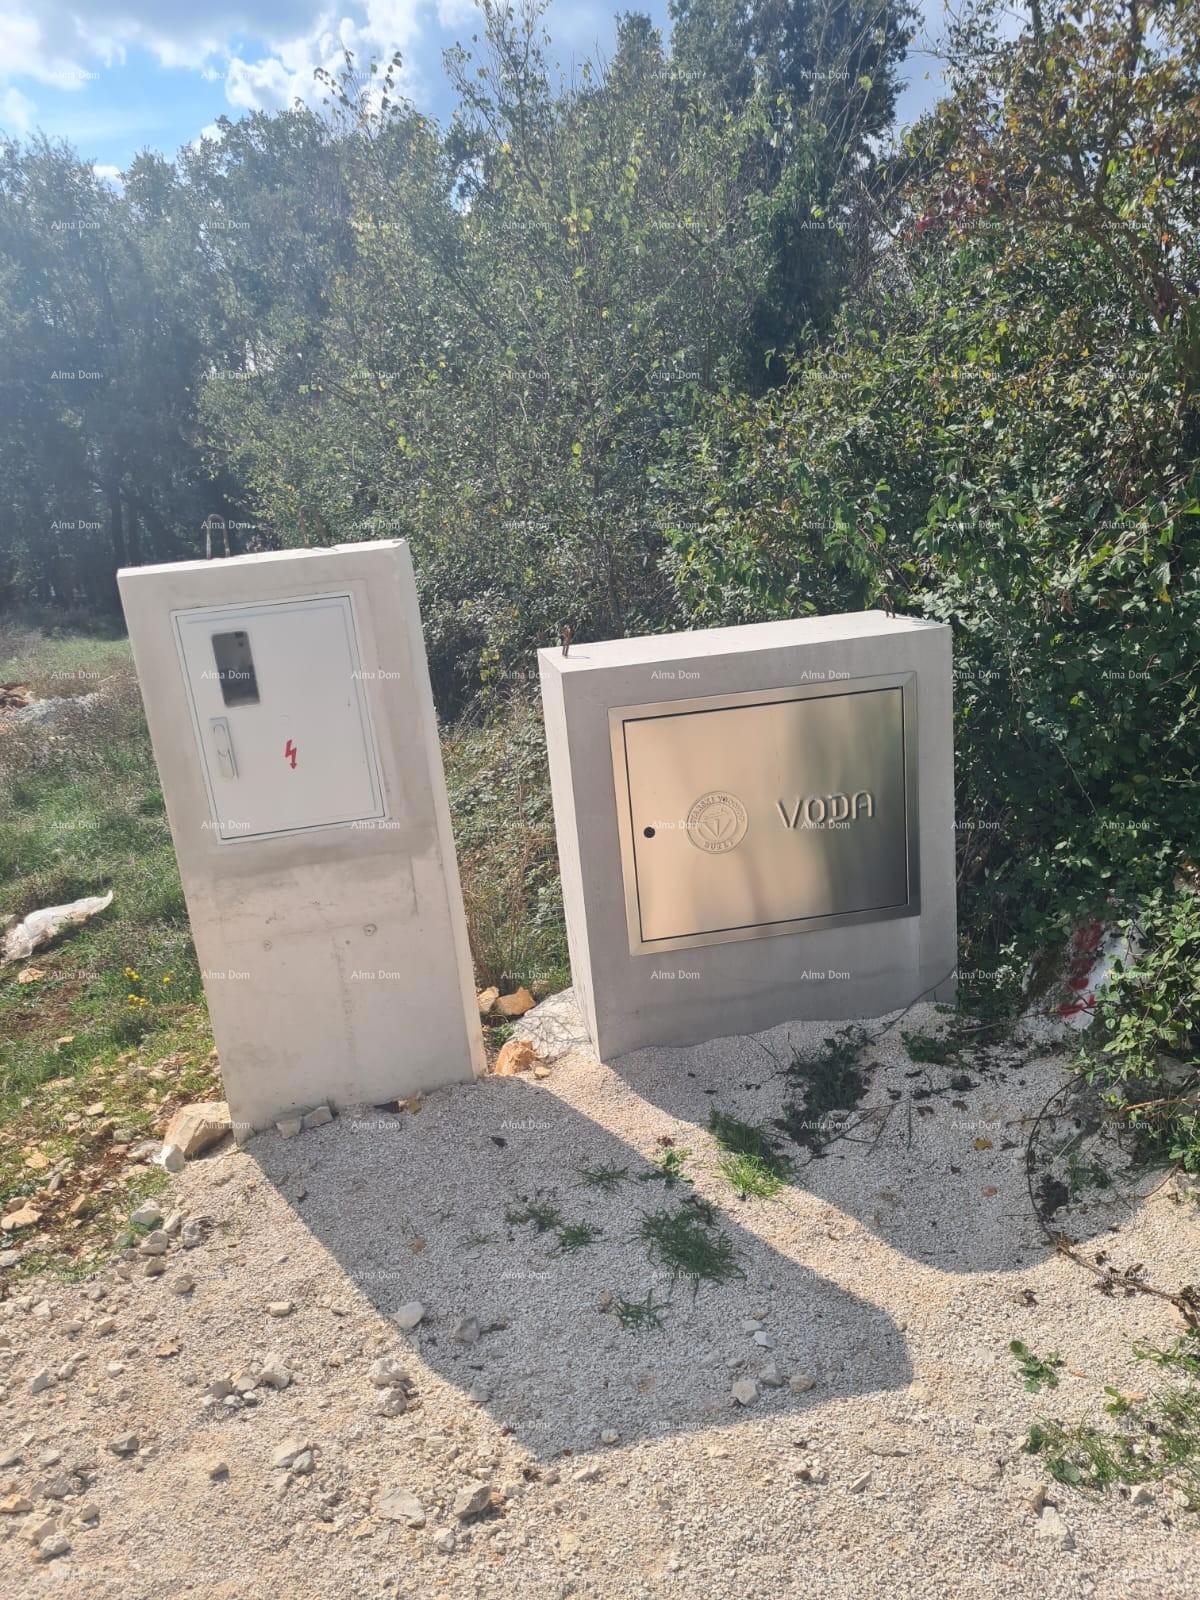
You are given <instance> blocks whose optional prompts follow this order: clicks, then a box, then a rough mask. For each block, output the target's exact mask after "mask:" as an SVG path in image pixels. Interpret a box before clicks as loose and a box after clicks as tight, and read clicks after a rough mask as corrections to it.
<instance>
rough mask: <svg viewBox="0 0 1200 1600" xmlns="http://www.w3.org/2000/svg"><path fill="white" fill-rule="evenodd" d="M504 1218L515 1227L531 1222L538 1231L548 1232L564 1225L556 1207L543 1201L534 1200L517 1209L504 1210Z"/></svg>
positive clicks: (521, 1226)
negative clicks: (530, 1203)
mask: <svg viewBox="0 0 1200 1600" xmlns="http://www.w3.org/2000/svg"><path fill="white" fill-rule="evenodd" d="M504 1220H505V1222H510V1223H512V1225H513V1226H514V1227H516V1228H523V1227H524V1226H525V1225H526V1224H527V1223H530V1222H531V1223H532V1224H533V1226H534V1227H535V1228H536V1229H537V1231H538V1233H550V1232H552V1231H557V1230H558V1229H560V1228H563V1227H565V1226H566V1224H565V1223H564V1221H563V1215H562V1212H561V1211H560V1210H559V1209H558V1207H557V1206H552V1205H548V1204H546V1203H545V1202H544V1201H534V1203H533V1204H532V1205H525V1206H522V1207H521V1209H520V1210H519V1211H515V1210H514V1211H506V1212H505V1213H504Z"/></svg>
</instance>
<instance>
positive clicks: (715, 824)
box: [687, 790, 746, 855]
mask: <svg viewBox="0 0 1200 1600" xmlns="http://www.w3.org/2000/svg"><path fill="white" fill-rule="evenodd" d="M687 831H688V838H689V839H690V840H691V841H692V843H693V844H694V845H695V846H696V847H697V849H700V850H707V851H708V853H709V854H710V855H723V854H724V852H725V851H726V850H732V849H733V848H734V846H735V845H739V844H741V842H742V840H743V839H744V838H745V837H746V808H745V806H744V805H743V804H742V802H741V801H740V800H739V799H738V797H737V795H735V794H729V793H727V792H726V791H724V790H719V791H717V792H715V793H713V794H702V795H701V796H700V798H699V800H697V801H696V804H695V805H694V806H693V807H692V809H691V810H690V811H689V812H688V817H687Z"/></svg>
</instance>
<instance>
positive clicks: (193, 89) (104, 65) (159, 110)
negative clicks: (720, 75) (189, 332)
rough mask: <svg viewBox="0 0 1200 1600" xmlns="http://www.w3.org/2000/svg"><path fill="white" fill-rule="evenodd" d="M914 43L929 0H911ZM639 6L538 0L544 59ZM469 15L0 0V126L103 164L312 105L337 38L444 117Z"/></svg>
mask: <svg viewBox="0 0 1200 1600" xmlns="http://www.w3.org/2000/svg"><path fill="white" fill-rule="evenodd" d="M925 6H926V14H927V16H928V18H929V21H928V23H927V24H926V39H925V43H926V44H929V43H930V42H931V39H932V37H933V36H935V35H936V32H937V19H938V17H940V14H941V6H942V0H925ZM621 10H644V11H648V12H649V13H650V15H651V16H652V18H653V19H654V21H655V22H656V23H657V24H658V25H659V26H661V27H663V28H664V30H665V29H666V27H667V0H648V3H647V0H642V3H641V4H638V0H603V3H593V0H552V4H551V5H550V8H549V13H548V17H547V22H546V26H547V28H548V30H549V33H550V36H551V39H552V41H553V46H554V48H553V49H552V52H551V55H552V59H554V60H556V61H558V62H559V63H560V64H561V65H563V66H564V67H569V66H570V64H571V62H572V60H575V61H578V60H582V59H583V58H585V57H587V56H592V55H594V54H595V53H596V51H597V49H600V50H601V51H606V50H609V49H611V46H612V42H613V37H614V26H613V17H614V14H615V13H616V12H617V11H621ZM477 24H478V13H477V12H476V10H475V7H474V5H473V3H472V0H328V3H326V4H322V3H321V0H0V130H3V131H4V132H5V133H7V134H10V135H17V136H23V135H27V134H29V133H31V132H32V131H34V129H37V128H41V129H43V130H45V131H46V132H47V133H49V134H52V135H55V136H58V137H61V138H64V139H66V140H68V141H69V143H70V144H72V145H73V146H74V147H75V148H76V149H77V150H78V152H79V154H80V155H81V156H83V157H85V158H86V159H88V160H91V161H93V162H95V163H96V165H97V167H98V169H99V170H100V171H102V172H104V173H106V174H115V173H117V172H118V171H119V170H121V169H123V168H124V167H125V166H126V165H127V164H128V163H129V161H130V160H131V158H132V157H133V156H134V155H135V154H136V152H137V151H138V150H141V149H145V148H147V147H149V148H152V149H155V150H160V151H163V152H165V153H167V154H173V153H174V152H175V151H176V150H177V149H178V148H179V146H180V145H183V144H187V143H189V142H190V141H191V140H193V139H196V138H197V137H198V136H199V135H200V134H201V133H202V132H203V131H204V129H206V128H208V127H210V126H211V125H212V124H213V123H214V122H215V121H216V119H217V118H218V117H219V116H221V115H222V114H225V115H228V116H231V117H237V116H240V115H244V114H245V113H246V112H247V111H249V110H253V109H258V108H261V109H264V110H271V109H274V108H277V107H280V106H285V105H290V104H291V103H292V101H293V100H294V99H295V98H296V97H297V96H299V97H300V98H302V99H308V100H311V101H313V102H314V103H315V101H316V99H317V97H318V91H317V90H316V89H315V87H314V84H313V70H314V68H315V67H317V66H321V65H326V66H330V67H334V66H336V65H337V64H338V63H339V62H340V59H341V53H342V49H343V46H348V47H349V48H350V49H351V50H353V51H354V53H355V55H356V56H359V57H360V58H361V57H366V56H369V55H372V54H374V55H376V56H379V57H382V56H384V55H385V54H387V53H389V52H390V51H391V50H392V49H395V48H398V49H400V50H401V51H402V52H403V55H404V60H405V84H404V87H405V89H406V92H407V93H408V94H409V95H410V96H411V98H412V99H414V100H415V101H416V102H417V104H418V105H419V106H420V107H421V108H422V109H423V110H426V111H428V112H430V113H431V114H433V115H434V116H438V117H444V116H445V115H446V114H447V113H448V111H449V109H450V106H451V96H450V93H449V90H448V87H447V84H446V81H445V76H444V73H443V70H442V52H443V50H444V49H445V48H446V47H447V45H449V44H451V43H453V42H454V41H455V40H456V39H459V40H462V41H463V42H464V43H465V42H467V41H469V38H470V35H471V33H472V32H473V31H475V29H476V27H477ZM907 76H908V79H909V83H908V87H907V88H906V90H905V94H904V97H903V100H902V102H901V106H900V113H901V120H902V121H910V120H911V119H912V118H913V117H914V116H915V115H917V114H918V113H919V112H920V111H921V110H923V109H924V107H925V106H927V105H928V104H929V103H930V102H931V100H932V99H933V98H934V97H935V95H936V91H937V85H938V78H939V73H938V66H937V62H936V60H934V59H933V58H932V57H931V56H929V55H927V54H925V53H918V54H916V55H913V56H912V57H910V60H909V62H908V64H907Z"/></svg>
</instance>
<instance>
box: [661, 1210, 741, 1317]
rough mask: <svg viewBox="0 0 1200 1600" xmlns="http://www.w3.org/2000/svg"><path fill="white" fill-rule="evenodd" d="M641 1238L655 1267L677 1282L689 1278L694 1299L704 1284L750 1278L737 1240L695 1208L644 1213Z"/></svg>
mask: <svg viewBox="0 0 1200 1600" xmlns="http://www.w3.org/2000/svg"><path fill="white" fill-rule="evenodd" d="M638 1236H639V1238H640V1239H641V1241H642V1243H643V1244H644V1245H645V1246H646V1249H647V1253H648V1254H649V1257H650V1260H651V1262H652V1263H653V1265H655V1266H658V1267H663V1268H665V1270H666V1271H667V1272H669V1273H670V1274H671V1277H672V1278H673V1279H674V1278H683V1279H685V1280H686V1281H687V1282H688V1283H690V1284H691V1286H692V1295H693V1297H694V1296H695V1295H696V1294H697V1293H698V1292H699V1289H700V1285H701V1284H702V1283H716V1284H723V1283H732V1282H733V1281H734V1280H735V1279H738V1278H744V1277H745V1276H746V1274H745V1272H744V1271H743V1270H742V1267H741V1264H740V1263H739V1261H738V1252H737V1249H736V1247H735V1245H734V1242H733V1240H732V1239H731V1238H730V1237H729V1235H728V1234H727V1233H718V1232H717V1231H716V1230H715V1229H714V1228H712V1227H711V1226H710V1225H709V1223H708V1222H707V1221H706V1219H705V1217H704V1216H703V1215H701V1214H700V1213H699V1212H697V1210H696V1209H695V1208H693V1207H689V1206H686V1205H684V1206H681V1207H680V1209H679V1210H678V1211H667V1210H663V1211H647V1212H643V1214H642V1221H641V1225H640V1227H639V1229H638Z"/></svg>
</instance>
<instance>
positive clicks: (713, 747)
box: [538, 611, 957, 1059]
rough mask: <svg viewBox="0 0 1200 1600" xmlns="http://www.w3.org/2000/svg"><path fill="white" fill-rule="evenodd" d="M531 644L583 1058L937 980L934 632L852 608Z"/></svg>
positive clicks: (937, 652)
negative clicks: (588, 1046) (588, 1038)
mask: <svg viewBox="0 0 1200 1600" xmlns="http://www.w3.org/2000/svg"><path fill="white" fill-rule="evenodd" d="M538 659H539V663H540V668H541V680H542V703H543V708H544V712H545V718H546V743H547V749H548V752H549V759H550V777H551V784H552V788H553V793H554V816H555V825H556V830H557V834H558V850H559V859H560V862H561V866H562V882H563V901H564V905H565V908H566V918H567V935H568V941H569V944H570V950H571V969H572V974H573V977H574V982H575V988H576V993H577V995H578V999H579V1004H580V1009H581V1011H582V1012H583V1015H584V1018H585V1020H586V1022H587V1025H588V1028H589V1030H590V1032H591V1035H592V1039H593V1041H594V1043H595V1045H596V1047H597V1049H598V1051H599V1053H600V1055H601V1057H602V1058H606V1059H607V1058H608V1057H611V1056H616V1055H622V1054H624V1053H625V1052H627V1051H630V1050H635V1049H638V1048H640V1047H642V1046H645V1045H660V1044H665V1045H683V1044H692V1043H696V1042H698V1041H700V1040H704V1039H712V1038H718V1037H723V1036H727V1035H730V1034H737V1033H751V1032H757V1031H759V1030H761V1029H764V1028H768V1027H772V1026H774V1025H775V1024H776V1023H780V1022H787V1021H793V1020H794V1021H799V1020H804V1019H824V1018H828V1019H833V1018H843V1019H844V1018H851V1017H863V1016H878V1015H880V1014H881V1013H883V1012H885V1011H889V1010H891V1009H893V1008H894V1007H897V1006H903V1005H907V1004H908V1003H909V1002H910V1001H913V1000H916V999H918V998H922V997H923V998H928V999H938V1000H945V999H949V998H950V997H951V996H952V995H953V993H954V983H953V973H954V968H955V964H956V949H957V933H956V917H955V876H954V785H953V742H952V724H951V676H950V630H949V628H947V627H945V626H944V625H942V624H939V623H933V622H925V621H922V620H920V619H918V618H913V617H888V616H885V615H884V613H883V612H879V611H864V612H855V613H849V614H846V615H843V616H830V617H811V618H804V619H801V620H798V621H794V622H767V623H756V624H754V625H751V626H748V627H738V628H712V629H706V630H703V631H700V632H695V633H675V634H660V635H655V636H653V637H649V638H640V639H616V640H610V641H607V642H605V643H601V644H579V643H577V644H574V645H572V647H571V650H570V653H569V654H564V652H563V651H561V650H553V649H551V650H542V651H540V652H539V657H538Z"/></svg>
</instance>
